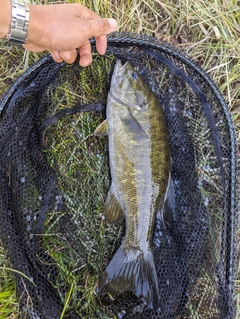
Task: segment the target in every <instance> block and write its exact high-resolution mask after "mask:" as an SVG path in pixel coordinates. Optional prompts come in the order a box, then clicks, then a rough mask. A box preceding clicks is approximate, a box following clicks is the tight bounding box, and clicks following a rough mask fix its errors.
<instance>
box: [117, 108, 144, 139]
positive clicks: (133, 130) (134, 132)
mask: <svg viewBox="0 0 240 319" xmlns="http://www.w3.org/2000/svg"><path fill="white" fill-rule="evenodd" d="M119 117H120V119H121V121H122V123H123V126H124V129H125V131H126V133H127V134H128V135H130V136H131V137H132V138H134V139H135V140H140V139H143V138H144V139H145V138H148V137H147V135H146V133H145V131H144V129H143V128H142V126H141V125H140V123H139V122H138V120H137V119H136V118H135V117H134V115H133V114H132V113H131V112H130V111H128V112H127V113H125V114H124V116H123V115H122V114H119Z"/></svg>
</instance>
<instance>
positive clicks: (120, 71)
mask: <svg viewBox="0 0 240 319" xmlns="http://www.w3.org/2000/svg"><path fill="white" fill-rule="evenodd" d="M129 64H130V63H129V62H128V61H127V62H126V63H124V64H122V61H121V60H117V62H116V63H115V66H114V71H113V74H112V84H115V83H116V80H117V77H120V76H125V75H126V74H124V69H125V68H127V66H128V65H129Z"/></svg>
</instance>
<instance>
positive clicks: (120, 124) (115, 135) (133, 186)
mask: <svg viewBox="0 0 240 319" xmlns="http://www.w3.org/2000/svg"><path fill="white" fill-rule="evenodd" d="M94 134H95V135H96V136H108V148H109V166H110V173H111V186H110V188H109V191H108V194H107V197H106V200H105V203H104V216H105V218H106V220H107V221H108V222H109V223H116V222H117V221H119V220H121V219H122V218H125V236H124V239H123V242H122V244H121V246H120V247H119V248H118V250H117V252H116V253H115V255H114V256H113V258H112V260H111V261H110V263H109V264H108V266H107V268H106V270H105V271H104V273H103V275H102V277H101V278H100V281H99V283H98V287H97V289H96V292H97V294H102V293H110V294H111V295H112V296H114V295H118V294H121V293H123V292H125V291H130V292H132V293H133V294H135V295H136V296H137V297H139V298H141V299H142V300H143V301H144V302H145V303H146V305H147V306H148V307H149V308H150V309H154V310H156V309H158V308H159V289H158V277H157V273H156V267H155V263H154V255H153V243H152V237H153V232H154V226H155V220H156V216H157V214H158V215H160V216H162V218H163V220H164V209H165V208H164V207H165V203H166V202H167V200H166V198H167V193H168V189H169V185H170V180H171V156H170V145H169V140H168V129H167V123H166V119H165V116H164V112H163V109H162V107H161V104H160V102H159V100H158V99H157V97H156V96H155V95H154V93H153V92H152V90H151V89H150V87H149V85H148V84H147V83H146V82H145V81H144V80H143V78H142V77H141V75H140V73H139V72H138V71H137V70H135V69H134V68H133V67H132V65H131V64H130V62H126V63H124V64H122V62H121V60H117V61H116V63H115V66H114V70H113V74H112V78H111V85H110V90H109V93H108V97H107V106H106V120H104V121H103V122H102V123H101V124H100V125H99V126H98V127H97V128H96V130H95V132H94ZM166 220H169V218H166Z"/></svg>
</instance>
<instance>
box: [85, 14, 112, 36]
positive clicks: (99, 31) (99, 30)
mask: <svg viewBox="0 0 240 319" xmlns="http://www.w3.org/2000/svg"><path fill="white" fill-rule="evenodd" d="M88 21H89V25H88V26H89V28H88V32H89V35H90V36H89V37H92V36H94V37H97V36H100V35H107V34H109V33H111V32H113V31H115V30H116V29H117V21H116V20H115V19H101V18H100V19H94V20H88Z"/></svg>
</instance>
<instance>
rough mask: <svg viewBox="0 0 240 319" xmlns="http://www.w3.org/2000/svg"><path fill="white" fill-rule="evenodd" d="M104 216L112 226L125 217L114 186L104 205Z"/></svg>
mask: <svg viewBox="0 0 240 319" xmlns="http://www.w3.org/2000/svg"><path fill="white" fill-rule="evenodd" d="M104 216H105V217H106V219H107V221H108V222H109V223H110V224H113V223H116V222H117V221H119V220H120V219H122V218H123V217H124V212H123V209H122V207H121V205H120V203H119V201H118V199H117V197H116V195H115V193H114V189H113V186H111V187H110V189H109V191H108V194H107V198H106V201H105V204H104Z"/></svg>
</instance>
